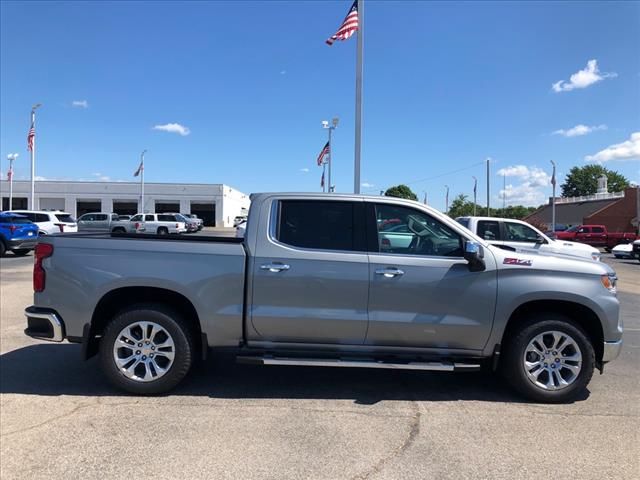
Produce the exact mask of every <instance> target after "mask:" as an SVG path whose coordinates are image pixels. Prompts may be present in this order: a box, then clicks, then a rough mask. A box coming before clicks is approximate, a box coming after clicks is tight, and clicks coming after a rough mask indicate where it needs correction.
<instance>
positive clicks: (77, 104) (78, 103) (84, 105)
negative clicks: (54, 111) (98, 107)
mask: <svg viewBox="0 0 640 480" xmlns="http://www.w3.org/2000/svg"><path fill="white" fill-rule="evenodd" d="M71 106H72V107H76V108H89V102H87V101H86V100H74V101H73V102H71Z"/></svg>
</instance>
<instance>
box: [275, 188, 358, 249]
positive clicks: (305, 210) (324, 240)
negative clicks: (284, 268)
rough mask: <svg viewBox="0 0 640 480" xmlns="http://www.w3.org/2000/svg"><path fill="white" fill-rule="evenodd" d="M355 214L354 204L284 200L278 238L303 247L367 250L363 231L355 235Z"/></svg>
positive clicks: (278, 226) (286, 242) (277, 233)
mask: <svg viewBox="0 0 640 480" xmlns="http://www.w3.org/2000/svg"><path fill="white" fill-rule="evenodd" d="M359 206H360V207H362V205H359ZM355 214H356V206H355V203H354V202H334V201H322V200H283V201H281V202H280V214H279V219H278V224H277V232H276V239H277V240H278V241H280V242H282V243H285V244H287V245H291V246H294V247H300V248H312V249H316V250H346V251H364V250H365V235H364V228H360V229H359V231H358V232H357V233H356V228H355V225H356V222H359V220H356V219H355V218H354V217H355ZM361 220H363V219H362V218H361Z"/></svg>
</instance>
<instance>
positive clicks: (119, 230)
mask: <svg viewBox="0 0 640 480" xmlns="http://www.w3.org/2000/svg"><path fill="white" fill-rule="evenodd" d="M112 232H113V233H126V230H125V229H124V228H123V227H116V228H114V229H113V230H112Z"/></svg>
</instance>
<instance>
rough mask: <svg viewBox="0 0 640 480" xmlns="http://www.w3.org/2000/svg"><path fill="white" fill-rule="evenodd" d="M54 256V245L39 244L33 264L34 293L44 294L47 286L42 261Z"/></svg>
mask: <svg viewBox="0 0 640 480" xmlns="http://www.w3.org/2000/svg"><path fill="white" fill-rule="evenodd" d="M51 255H53V245H50V244H48V243H38V244H37V245H36V250H35V254H34V262H33V291H34V292H42V291H43V290H44V286H45V280H46V273H45V271H44V268H42V261H43V260H44V259H45V258H47V257H50V256H51Z"/></svg>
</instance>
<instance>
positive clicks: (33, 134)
mask: <svg viewBox="0 0 640 480" xmlns="http://www.w3.org/2000/svg"><path fill="white" fill-rule="evenodd" d="M35 139H36V127H35V125H34V124H33V122H31V128H30V129H29V133H28V134H27V149H28V150H29V151H30V152H33V142H34V141H35Z"/></svg>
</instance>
